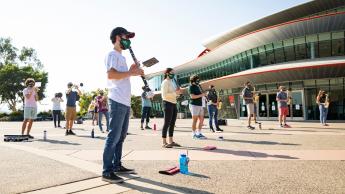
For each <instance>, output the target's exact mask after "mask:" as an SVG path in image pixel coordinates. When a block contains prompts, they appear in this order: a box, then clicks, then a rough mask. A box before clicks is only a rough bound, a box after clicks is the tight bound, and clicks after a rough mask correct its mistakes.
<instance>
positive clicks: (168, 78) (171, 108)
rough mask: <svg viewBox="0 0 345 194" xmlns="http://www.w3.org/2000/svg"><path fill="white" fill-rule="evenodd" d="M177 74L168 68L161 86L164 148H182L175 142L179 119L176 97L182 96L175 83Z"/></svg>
mask: <svg viewBox="0 0 345 194" xmlns="http://www.w3.org/2000/svg"><path fill="white" fill-rule="evenodd" d="M174 77H175V72H174V70H173V69H172V68H167V69H166V70H165V72H164V80H163V82H162V85H161V91H162V99H163V111H164V125H163V129H162V139H163V148H172V147H173V146H176V147H180V145H179V144H177V143H175V142H174V139H173V136H174V128H175V122H176V118H177V106H176V103H177V100H176V97H177V96H178V95H179V94H181V90H180V89H179V88H178V87H177V85H176V83H175V81H174ZM168 130H169V140H168V141H167V133H168Z"/></svg>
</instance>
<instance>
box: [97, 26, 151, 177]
mask: <svg viewBox="0 0 345 194" xmlns="http://www.w3.org/2000/svg"><path fill="white" fill-rule="evenodd" d="M134 36H135V33H134V32H128V31H127V30H126V29H125V28H122V27H117V28H114V29H113V30H112V31H111V33H110V40H111V42H112V45H113V48H112V50H111V51H110V52H108V54H107V56H106V58H105V67H106V74H107V75H106V77H107V87H108V89H109V92H108V99H109V107H110V124H109V127H110V128H109V133H108V135H107V138H106V140H105V146H104V152H103V171H102V180H103V181H106V182H110V183H121V182H123V179H122V178H121V177H119V176H117V174H130V173H133V172H134V170H133V169H128V168H126V167H124V166H123V165H122V162H121V158H122V147H123V142H124V141H125V139H126V136H127V131H128V125H129V115H130V109H131V81H130V77H132V76H144V71H143V70H142V69H141V68H140V67H138V66H137V65H136V64H132V65H131V66H130V67H128V66H127V63H126V58H125V57H124V56H123V55H122V51H123V50H126V49H128V48H130V45H131V40H130V38H133V37H134Z"/></svg>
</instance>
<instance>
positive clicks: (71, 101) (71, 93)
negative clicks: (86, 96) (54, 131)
mask: <svg viewBox="0 0 345 194" xmlns="http://www.w3.org/2000/svg"><path fill="white" fill-rule="evenodd" d="M67 87H68V90H67V91H66V98H67V104H66V115H65V117H66V133H65V134H66V135H75V133H74V132H73V131H72V127H73V122H74V120H75V119H76V117H77V111H76V102H77V101H78V100H79V98H80V95H81V91H80V90H79V88H78V86H77V85H73V84H72V83H71V82H69V83H68V84H67ZM73 89H75V90H77V91H75V90H73Z"/></svg>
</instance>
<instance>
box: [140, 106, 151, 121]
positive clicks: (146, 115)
mask: <svg viewBox="0 0 345 194" xmlns="http://www.w3.org/2000/svg"><path fill="white" fill-rule="evenodd" d="M141 113H142V114H141V123H144V120H145V118H146V124H148V123H149V122H150V113H151V107H147V106H145V107H143V108H142V111H141Z"/></svg>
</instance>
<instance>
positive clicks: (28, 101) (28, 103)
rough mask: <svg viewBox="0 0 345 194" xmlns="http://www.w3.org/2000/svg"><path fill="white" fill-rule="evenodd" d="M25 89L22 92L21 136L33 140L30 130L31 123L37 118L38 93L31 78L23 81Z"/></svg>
mask: <svg viewBox="0 0 345 194" xmlns="http://www.w3.org/2000/svg"><path fill="white" fill-rule="evenodd" d="M25 86H26V88H25V89H24V90H23V95H24V121H23V125H22V135H24V134H25V129H26V135H27V136H28V137H29V138H30V139H33V138H34V137H33V136H31V135H30V131H31V128H32V123H33V121H34V120H35V119H36V116H37V101H38V91H39V89H38V88H37V87H35V80H34V79H33V78H28V79H26V80H25Z"/></svg>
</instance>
